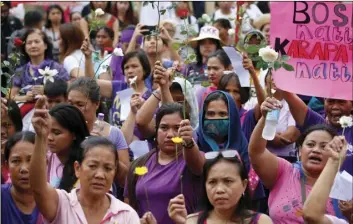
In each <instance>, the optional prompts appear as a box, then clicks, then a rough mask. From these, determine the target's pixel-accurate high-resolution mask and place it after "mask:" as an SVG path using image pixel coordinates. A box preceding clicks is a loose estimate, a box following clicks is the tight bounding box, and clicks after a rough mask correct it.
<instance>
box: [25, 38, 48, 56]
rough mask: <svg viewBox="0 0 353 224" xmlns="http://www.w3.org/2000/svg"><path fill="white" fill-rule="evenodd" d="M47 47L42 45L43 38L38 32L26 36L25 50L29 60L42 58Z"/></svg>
mask: <svg viewBox="0 0 353 224" xmlns="http://www.w3.org/2000/svg"><path fill="white" fill-rule="evenodd" d="M47 47H48V46H47V45H46V44H45V43H44V41H43V36H42V35H41V34H40V33H39V31H36V32H34V33H31V34H30V35H28V36H27V39H26V43H25V50H26V53H27V54H28V56H29V57H30V58H32V57H40V56H44V55H45V50H46V49H47Z"/></svg>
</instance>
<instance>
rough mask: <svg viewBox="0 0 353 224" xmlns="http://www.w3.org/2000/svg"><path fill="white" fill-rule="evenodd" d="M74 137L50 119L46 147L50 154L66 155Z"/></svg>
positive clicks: (54, 120)
mask: <svg viewBox="0 0 353 224" xmlns="http://www.w3.org/2000/svg"><path fill="white" fill-rule="evenodd" d="M74 140H75V135H74V134H73V133H72V132H70V131H69V130H67V129H65V128H63V127H62V126H61V125H60V124H59V123H58V121H57V120H56V119H55V118H54V117H51V125H50V132H49V135H48V147H49V150H50V151H51V152H52V153H57V154H67V153H69V148H70V146H71V145H72V142H73V141H74Z"/></svg>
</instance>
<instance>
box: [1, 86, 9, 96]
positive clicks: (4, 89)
mask: <svg viewBox="0 0 353 224" xmlns="http://www.w3.org/2000/svg"><path fill="white" fill-rule="evenodd" d="M1 92H2V93H3V94H4V95H7V92H8V89H7V88H5V87H1Z"/></svg>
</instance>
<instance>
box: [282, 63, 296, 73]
mask: <svg viewBox="0 0 353 224" xmlns="http://www.w3.org/2000/svg"><path fill="white" fill-rule="evenodd" d="M282 67H283V68H284V69H285V70H287V71H290V72H291V71H294V67H293V66H292V65H290V64H287V63H285V62H282Z"/></svg>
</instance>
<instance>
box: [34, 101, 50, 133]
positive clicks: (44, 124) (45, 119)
mask: <svg viewBox="0 0 353 224" xmlns="http://www.w3.org/2000/svg"><path fill="white" fill-rule="evenodd" d="M32 124H33V128H34V130H35V132H36V134H37V136H38V137H41V138H44V139H47V137H48V135H49V129H50V126H49V124H50V117H49V111H48V102H47V98H46V97H45V96H41V97H40V98H39V99H38V100H37V102H36V105H35V106H34V114H33V117H32Z"/></svg>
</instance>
